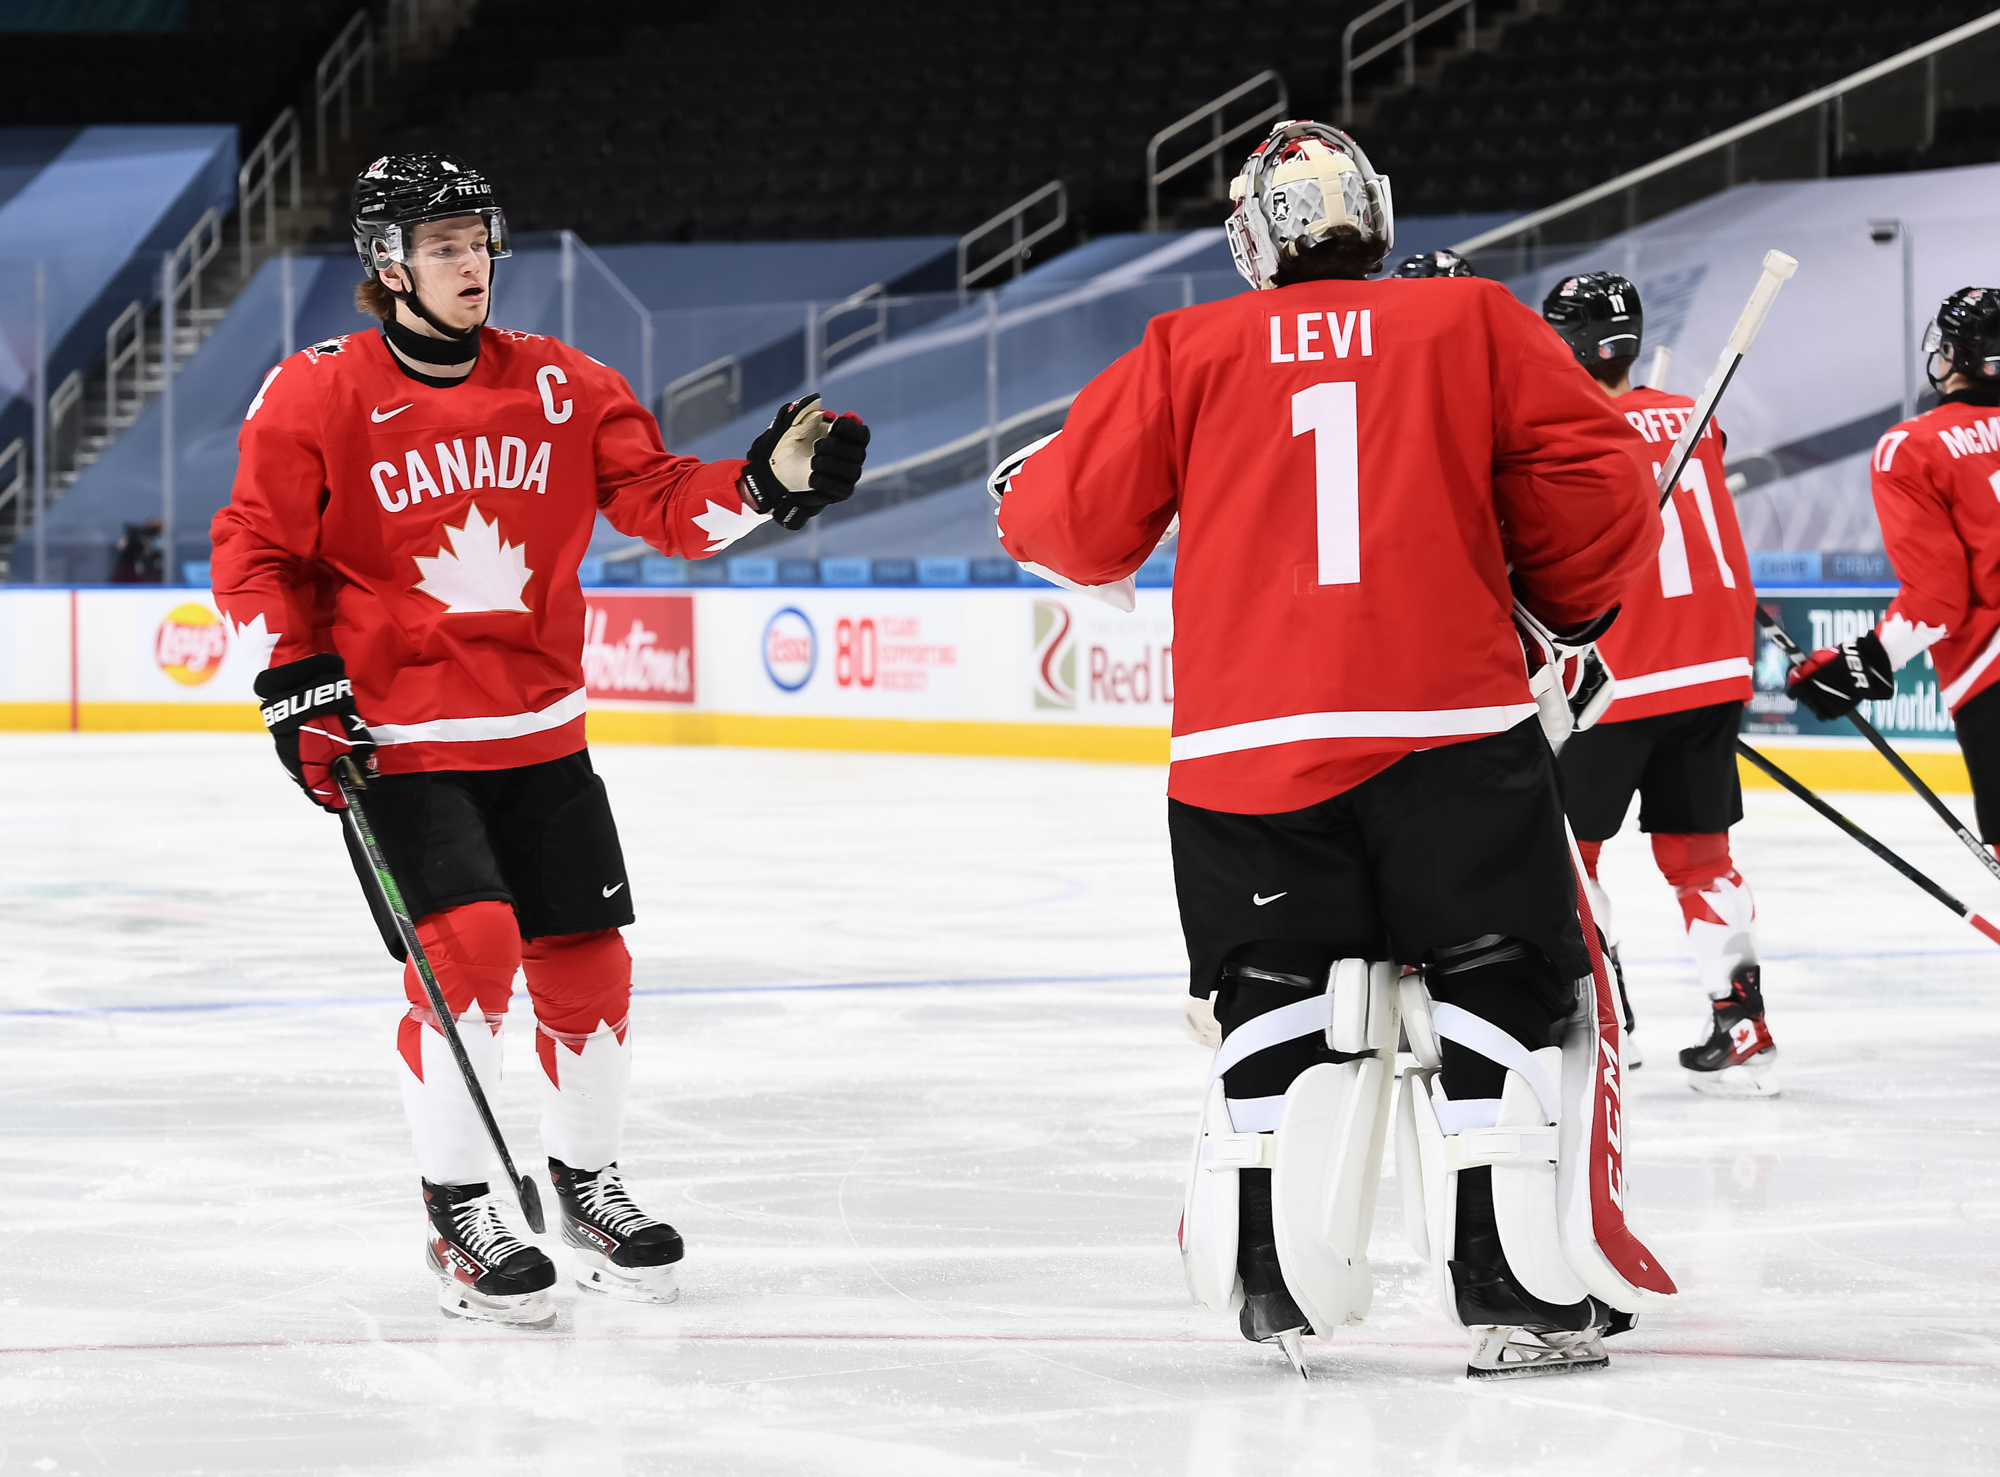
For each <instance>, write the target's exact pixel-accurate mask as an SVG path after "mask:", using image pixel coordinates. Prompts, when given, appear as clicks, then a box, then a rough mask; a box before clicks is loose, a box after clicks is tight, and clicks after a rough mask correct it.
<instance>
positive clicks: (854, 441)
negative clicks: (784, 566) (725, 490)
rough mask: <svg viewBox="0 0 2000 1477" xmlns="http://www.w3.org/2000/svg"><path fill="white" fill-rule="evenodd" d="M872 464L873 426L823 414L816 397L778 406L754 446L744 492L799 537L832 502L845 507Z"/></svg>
mask: <svg viewBox="0 0 2000 1477" xmlns="http://www.w3.org/2000/svg"><path fill="white" fill-rule="evenodd" d="M867 460H868V427H867V425H866V424H865V423H863V421H862V419H861V417H860V416H858V415H855V414H853V413H852V412H850V413H848V414H846V415H839V416H836V415H833V414H832V413H830V412H828V411H825V410H822V409H820V404H819V396H818V394H817V393H815V394H811V395H808V396H806V397H805V398H804V399H803V400H794V401H793V402H791V403H790V404H789V405H781V406H779V407H778V413H777V415H776V416H774V417H772V420H771V424H770V425H769V426H767V427H765V428H764V430H763V431H762V432H760V433H759V434H758V437H757V439H756V440H755V441H753V442H751V443H750V452H749V457H748V465H746V466H745V467H744V468H743V489H744V491H745V493H746V494H747V495H748V496H749V499H750V503H751V506H753V507H754V508H756V510H757V511H758V512H760V513H769V514H770V515H771V517H772V520H773V521H774V522H776V523H778V524H779V525H780V526H781V527H784V528H789V529H791V530H792V531H793V532H794V533H796V532H797V531H798V530H799V529H801V528H803V527H805V525H806V520H807V519H808V518H811V517H812V516H813V515H814V514H815V513H818V512H820V511H821V510H822V509H824V508H825V507H826V506H827V505H828V504H829V503H842V502H846V501H847V499H848V498H850V497H852V496H853V495H854V488H855V485H856V484H857V483H858V482H860V481H861V467H862V464H863V463H864V462H866V461H867Z"/></svg>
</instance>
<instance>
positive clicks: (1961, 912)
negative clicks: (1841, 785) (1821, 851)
mask: <svg viewBox="0 0 2000 1477" xmlns="http://www.w3.org/2000/svg"><path fill="white" fill-rule="evenodd" d="M1736 752H1737V753H1739V754H1741V755H1742V756H1743V757H1744V758H1745V759H1748V760H1749V761H1750V762H1751V763H1752V764H1754V765H1756V766H1757V767H1758V768H1759V769H1761V770H1763V771H1764V773H1765V774H1767V775H1769V776H1770V777H1771V778H1772V779H1773V780H1775V781H1777V782H1778V784H1780V785H1782V786H1783V787H1784V788H1785V789H1787V790H1790V791H1791V792H1792V793H1793V794H1794V795H1796V796H1798V797H1799V799H1801V800H1803V801H1805V803H1806V804H1808V805H1810V806H1811V807H1812V808H1813V809H1814V810H1816V811H1818V812H1819V813H1820V814H1821V815H1823V816H1825V817H1826V818H1827V819H1828V820H1830V821H1832V822H1833V823H1834V824H1835V825H1836V826H1838V827H1840V829H1841V830H1843V831H1845V832H1846V833H1847V834H1848V835H1850V836H1852V837H1853V838H1854V839H1855V840H1856V841H1859V842H1860V843H1861V844H1862V845H1863V846H1865V847H1867V848H1868V849H1869V850H1870V851H1872V852H1874V853H1875V855H1877V856H1879V857H1880V858H1882V860H1883V861H1885V862H1887V863H1888V864H1889V865H1890V866H1892V867H1894V868H1895V869H1896V870H1897V871H1898V872H1901V873H1902V874H1903V875H1904V876H1905V877H1907V878H1909V879H1910V880H1911V881H1912V882H1914V883H1916V884H1917V886H1919V887H1921V888H1922V889H1923V890H1924V891H1925V892H1927V893H1929V894H1930V895H1931V896H1932V897H1934V898H1936V899H1937V900H1938V901H1939V902H1941V903H1943V904H1944V905H1945V906H1946V907H1947V908H1950V909H1951V910H1952V912H1954V913H1956V914H1958V916H1959V917H1961V918H1965V919H1968V920H1969V919H1971V917H1972V916H1973V914H1972V909H1970V908H1968V907H1966V905H1965V904H1964V903H1962V902H1960V901H1959V900H1958V899H1957V898H1955V897H1953V896H1952V895H1951V894H1950V893H1948V892H1946V891H1945V890H1944V889H1943V888H1942V887H1940V886H1938V885H1937V883H1935V882H1933V881H1931V879H1930V878H1928V877H1926V876H1925V875H1924V874H1923V873H1922V872H1919V871H1918V870H1917V869H1916V868H1915V867H1913V866H1911V865H1910V864H1909V863H1908V862H1906V861H1904V860H1903V859H1902V858H1901V857H1899V856H1897V855H1896V853H1895V852H1893V851H1891V850H1889V848H1888V847H1886V846H1884V845H1883V844H1882V843H1881V842H1879V841H1877V840H1876V839H1875V838H1874V837H1873V836H1871V835H1869V834H1868V833H1867V832H1866V831H1864V830H1862V829H1861V827H1859V826H1857V825H1855V824H1854V822H1853V821H1851V820H1849V819H1848V818H1847V817H1846V816H1844V815H1842V814H1841V813H1840V812H1839V811H1837V810H1835V809H1834V808H1833V807H1832V806H1831V805H1828V804H1827V803H1826V802H1825V801H1824V800H1822V799H1820V797H1819V796H1817V795H1815V794H1814V793H1813V792H1812V791H1811V790H1808V789H1807V788H1806V787H1805V786H1804V785H1802V784H1800V783H1799V782H1798V781H1797V780H1795V779H1793V778H1792V777H1791V776H1790V775H1788V774H1786V773H1785V772H1784V770H1782V769H1780V768H1778V766H1777V765H1775V764H1773V763H1772V762H1771V761H1770V760H1768V759H1766V758H1765V757H1764V756H1763V755H1762V754H1760V753H1758V752H1757V751H1756V750H1755V749H1753V748H1751V747H1750V746H1749V745H1748V744H1746V743H1744V742H1743V740H1742V739H1738V740H1737V741H1736ZM1975 926H1977V925H1975Z"/></svg>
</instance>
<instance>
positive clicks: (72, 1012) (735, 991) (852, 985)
mask: <svg viewBox="0 0 2000 1477" xmlns="http://www.w3.org/2000/svg"><path fill="white" fill-rule="evenodd" d="M1186 974H1187V971H1185V970H1177V971H1175V972H1173V973H1171V974H1161V973H1158V972H1149V973H1144V974H1053V975H1026V976H1023V975H1006V976H994V977H993V978H990V979H950V980H835V981H832V982H830V983H826V984H791V985H692V986H689V987H687V988H685V989H646V990H634V991H633V992H632V993H633V995H634V996H640V995H648V996H657V995H674V996H680V995H782V994H795V993H798V992H801V991H813V990H963V989H981V988H991V987H994V986H1006V985H1103V984H1119V983H1127V982H1130V981H1134V980H1178V979H1183V978H1185V977H1186ZM405 1003H406V1002H405V1001H404V999H403V997H402V996H400V995H394V996H391V995H354V996H324V997H313V996H307V997H304V998H301V999H296V1000H188V1001H180V1002H174V1003H163V1004H159V1005H53V1006H36V1007H28V1008H23V1009H20V1010H0V1020H9V1019H16V1018H27V1017H35V1016H80V1015H173V1014H185V1013H195V1012H202V1011H215V1010H322V1009H331V1008H333V1007H336V1006H349V1005H402V1004H405Z"/></svg>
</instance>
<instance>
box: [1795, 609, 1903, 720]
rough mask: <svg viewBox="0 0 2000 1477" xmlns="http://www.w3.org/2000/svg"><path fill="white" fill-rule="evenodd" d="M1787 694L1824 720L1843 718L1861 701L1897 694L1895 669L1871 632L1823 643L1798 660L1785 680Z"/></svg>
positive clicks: (1880, 643)
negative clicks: (1846, 639)
mask: <svg viewBox="0 0 2000 1477" xmlns="http://www.w3.org/2000/svg"><path fill="white" fill-rule="evenodd" d="M1785 692H1786V694H1787V695H1788V696H1790V697H1792V698H1795V699H1796V700H1797V701H1799V702H1802V703H1804V704H1805V705H1806V706H1807V707H1808V708H1810V709H1811V710H1812V713H1813V716H1814V717H1816V718H1818V719H1820V720H1821V721H1823V722H1831V721H1832V720H1833V719H1835V718H1844V717H1846V716H1847V715H1848V714H1849V713H1851V712H1853V711H1854V710H1855V708H1856V707H1858V706H1860V704H1862V703H1863V702H1867V701H1871V700H1879V699H1881V698H1887V697H1894V696H1895V695H1896V669H1895V666H1894V665H1893V664H1892V663H1891V662H1890V660H1889V653H1888V652H1886V651H1884V650H1883V649H1882V641H1881V638H1880V637H1878V636H1877V635H1876V634H1875V633H1874V632H1873V631H1868V632H1865V633H1864V634H1862V635H1860V636H1856V637H1855V638H1854V639H1853V640H1852V641H1844V642H1842V643H1841V644H1840V645H1839V646H1822V647H1821V648H1820V649H1819V650H1818V651H1816V652H1814V653H1813V654H1812V655H1811V656H1809V657H1807V658H1806V659H1805V660H1804V661H1802V662H1800V663H1799V664H1798V666H1797V667H1796V668H1794V669H1793V672H1792V675H1791V676H1790V677H1789V678H1788V679H1787V680H1786V682H1785Z"/></svg>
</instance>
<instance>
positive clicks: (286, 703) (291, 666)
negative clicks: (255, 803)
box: [256, 652, 376, 810]
mask: <svg viewBox="0 0 2000 1477" xmlns="http://www.w3.org/2000/svg"><path fill="white" fill-rule="evenodd" d="M256 692H257V696H258V698H260V699H261V700H262V702H263V704H264V707H263V717H264V726H265V727H266V728H268V729H270V730H271V737H272V738H273V739H275V740H276V741H277V745H278V762H279V763H281V764H283V765H284V766H285V769H286V771H287V772H288V773H289V774H290V775H291V777H292V778H293V779H294V780H296V781H297V782H298V786H299V788H300V789H301V790H304V791H305V792H306V797H307V798H308V799H310V800H311V801H312V802H313V804H315V805H317V806H319V807H320V808H321V809H322V810H345V809H347V797H346V796H345V795H343V794H341V793H340V784H339V782H338V781H336V780H335V779H334V777H333V766H334V763H335V761H336V760H338V759H340V758H341V757H342V756H344V755H351V756H352V757H353V759H354V762H355V763H356V764H357V765H359V766H360V767H361V771H362V773H363V774H365V775H368V776H369V777H371V778H372V777H373V776H374V774H375V772H376V771H375V741H374V740H373V739H371V738H370V737H369V736H368V726H367V725H366V724H364V723H363V722H362V721H361V719H360V716H359V715H358V714H357V713H356V712H355V710H354V688H353V687H352V686H351V685H350V684H349V682H348V680H347V668H346V667H345V666H343V665H342V664H341V660H340V658H339V657H337V656H335V655H334V654H333V653H331V652H320V653H319V654H317V655H315V656H309V657H307V658H305V660H303V661H297V662H288V663H286V664H285V665H284V666H282V667H272V668H271V669H270V670H269V671H264V672H259V673H258V674H257V681H256Z"/></svg>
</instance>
